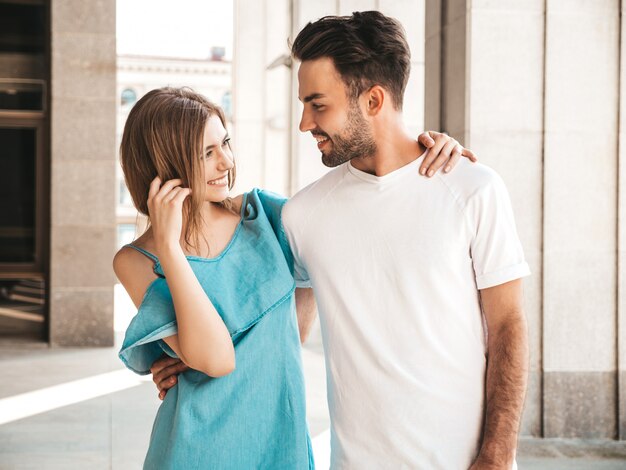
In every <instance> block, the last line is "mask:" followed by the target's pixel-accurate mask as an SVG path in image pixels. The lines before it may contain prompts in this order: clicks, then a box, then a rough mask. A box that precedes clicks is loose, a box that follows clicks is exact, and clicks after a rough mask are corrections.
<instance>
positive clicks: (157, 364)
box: [150, 355, 182, 379]
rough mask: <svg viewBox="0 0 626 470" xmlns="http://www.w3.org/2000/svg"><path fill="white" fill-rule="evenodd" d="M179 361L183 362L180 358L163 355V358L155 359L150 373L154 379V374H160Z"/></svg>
mask: <svg viewBox="0 0 626 470" xmlns="http://www.w3.org/2000/svg"><path fill="white" fill-rule="evenodd" d="M179 363H180V364H182V361H181V360H180V359H176V358H175V357H170V356H165V355H163V356H162V357H161V358H159V359H157V360H156V361H154V363H153V364H152V366H151V367H150V373H151V374H152V376H153V379H154V376H155V375H157V374H159V373H160V372H161V371H162V370H163V369H165V368H167V367H169V366H172V365H174V364H179Z"/></svg>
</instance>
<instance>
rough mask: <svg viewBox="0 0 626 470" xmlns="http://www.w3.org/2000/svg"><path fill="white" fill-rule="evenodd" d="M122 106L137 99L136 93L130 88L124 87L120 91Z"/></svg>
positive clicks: (132, 103) (130, 103) (129, 104)
mask: <svg viewBox="0 0 626 470" xmlns="http://www.w3.org/2000/svg"><path fill="white" fill-rule="evenodd" d="M121 98H122V106H132V105H134V104H135V102H136V101H137V93H135V90H133V89H131V88H126V89H125V90H124V91H123V92H122V96H121Z"/></svg>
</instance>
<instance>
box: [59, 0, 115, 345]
mask: <svg viewBox="0 0 626 470" xmlns="http://www.w3.org/2000/svg"><path fill="white" fill-rule="evenodd" d="M51 36H52V37H51V130H50V152H51V188H52V191H51V228H50V230H51V233H50V237H51V253H50V257H51V259H50V266H51V268H50V269H51V272H50V342H51V344H52V345H58V346H70V345H71V346H76V345H80V346H110V345H112V344H113V284H114V282H115V280H114V275H113V272H112V269H111V260H112V257H113V254H114V247H115V190H114V188H115V122H116V118H115V99H116V89H115V70H116V64H115V0H106V1H99V2H82V1H79V0H52V2H51Z"/></svg>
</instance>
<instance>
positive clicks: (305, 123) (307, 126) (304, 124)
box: [300, 109, 315, 132]
mask: <svg viewBox="0 0 626 470" xmlns="http://www.w3.org/2000/svg"><path fill="white" fill-rule="evenodd" d="M314 128H315V125H314V123H313V119H311V113H310V112H308V111H307V110H306V109H303V110H302V118H300V132H307V131H310V130H311V129H314Z"/></svg>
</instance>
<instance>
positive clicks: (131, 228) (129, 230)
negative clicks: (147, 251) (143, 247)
mask: <svg viewBox="0 0 626 470" xmlns="http://www.w3.org/2000/svg"><path fill="white" fill-rule="evenodd" d="M136 233H137V227H136V226H135V224H118V226H117V249H118V250H119V249H120V248H122V247H123V246H124V245H128V244H129V243H130V242H132V241H133V240H134V239H135V234H136Z"/></svg>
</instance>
